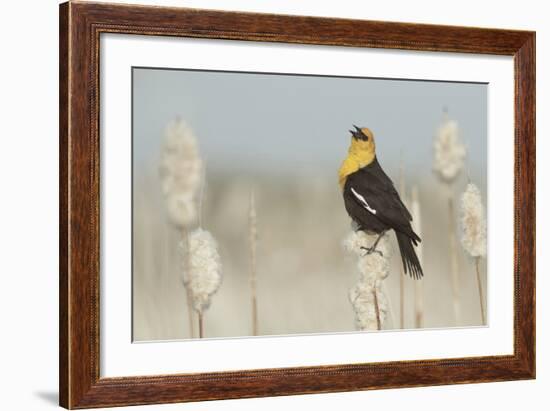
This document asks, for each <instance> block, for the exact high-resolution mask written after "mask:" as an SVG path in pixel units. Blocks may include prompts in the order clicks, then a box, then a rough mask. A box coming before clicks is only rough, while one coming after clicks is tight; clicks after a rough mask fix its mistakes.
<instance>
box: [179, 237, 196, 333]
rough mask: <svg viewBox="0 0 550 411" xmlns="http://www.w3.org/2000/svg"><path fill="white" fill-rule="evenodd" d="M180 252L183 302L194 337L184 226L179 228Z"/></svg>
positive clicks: (191, 296)
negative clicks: (183, 289)
mask: <svg viewBox="0 0 550 411" xmlns="http://www.w3.org/2000/svg"><path fill="white" fill-rule="evenodd" d="M181 239H182V240H181V241H182V251H181V252H182V254H183V275H182V278H183V287H184V288H185V300H186V301H185V302H186V305H187V321H188V322H189V333H190V337H191V338H194V337H195V335H196V334H195V319H194V318H193V293H192V292H191V289H190V287H189V271H190V267H191V262H190V254H189V234H188V232H187V229H186V228H185V227H182V229H181Z"/></svg>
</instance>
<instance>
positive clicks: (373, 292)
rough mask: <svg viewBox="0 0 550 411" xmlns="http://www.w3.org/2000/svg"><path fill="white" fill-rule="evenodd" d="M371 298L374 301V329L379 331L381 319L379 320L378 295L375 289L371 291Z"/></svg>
mask: <svg viewBox="0 0 550 411" xmlns="http://www.w3.org/2000/svg"><path fill="white" fill-rule="evenodd" d="M372 296H373V299H374V311H375V313H376V329H377V330H378V331H380V330H381V329H382V319H381V318H380V305H379V304H378V293H377V291H376V287H374V288H373V289H372Z"/></svg>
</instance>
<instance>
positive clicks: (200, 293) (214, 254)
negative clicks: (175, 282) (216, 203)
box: [181, 228, 222, 313]
mask: <svg viewBox="0 0 550 411" xmlns="http://www.w3.org/2000/svg"><path fill="white" fill-rule="evenodd" d="M181 247H182V248H183V247H185V245H184V244H181ZM188 247H189V250H188V259H189V267H188V276H187V283H188V287H189V289H190V290H191V294H192V297H193V308H194V309H195V310H196V311H197V312H199V313H202V312H203V311H204V310H206V309H207V308H208V307H209V306H210V302H211V298H212V296H213V295H214V294H215V293H216V292H217V291H218V289H219V287H220V285H221V282H222V264H221V259H220V254H219V253H218V245H217V243H216V240H215V239H214V237H213V236H212V234H210V232H208V231H206V230H203V229H202V228H197V229H196V230H194V231H191V232H190V233H189V237H188Z"/></svg>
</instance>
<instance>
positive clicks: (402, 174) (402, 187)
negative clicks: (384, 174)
mask: <svg viewBox="0 0 550 411" xmlns="http://www.w3.org/2000/svg"><path fill="white" fill-rule="evenodd" d="M399 195H400V196H401V198H402V199H403V201H404V202H405V203H406V202H407V201H406V197H407V195H406V193H405V167H404V165H403V155H402V154H401V164H400V166H399ZM399 266H400V267H401V275H400V276H399V328H401V329H403V328H405V268H404V267H403V265H402V264H400V265H399Z"/></svg>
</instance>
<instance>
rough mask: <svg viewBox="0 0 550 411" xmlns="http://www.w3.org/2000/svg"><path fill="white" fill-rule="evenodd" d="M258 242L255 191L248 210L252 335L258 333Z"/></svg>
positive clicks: (251, 196) (251, 195)
mask: <svg viewBox="0 0 550 411" xmlns="http://www.w3.org/2000/svg"><path fill="white" fill-rule="evenodd" d="M257 242H258V227H257V218H256V204H255V199H254V193H251V194H250V209H249V212H248V245H249V247H250V248H249V251H250V252H249V258H250V297H251V305H252V335H258V297H257V291H256V282H257V280H256V271H257V268H256V265H257V262H256V248H257Z"/></svg>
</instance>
